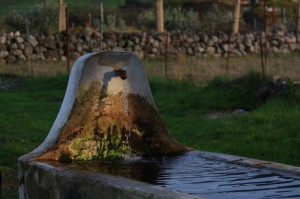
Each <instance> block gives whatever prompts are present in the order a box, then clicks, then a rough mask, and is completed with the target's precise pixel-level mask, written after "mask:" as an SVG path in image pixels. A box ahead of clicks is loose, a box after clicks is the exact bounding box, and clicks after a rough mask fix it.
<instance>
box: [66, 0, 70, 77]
mask: <svg viewBox="0 0 300 199" xmlns="http://www.w3.org/2000/svg"><path fill="white" fill-rule="evenodd" d="M65 14H66V16H65V17H66V40H67V41H66V48H67V49H66V51H67V71H68V72H70V44H69V42H70V39H69V14H68V6H65Z"/></svg>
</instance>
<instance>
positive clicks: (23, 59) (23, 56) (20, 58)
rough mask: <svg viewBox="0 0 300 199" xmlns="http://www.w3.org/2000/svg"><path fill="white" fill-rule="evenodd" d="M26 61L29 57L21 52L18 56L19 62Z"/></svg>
mask: <svg viewBox="0 0 300 199" xmlns="http://www.w3.org/2000/svg"><path fill="white" fill-rule="evenodd" d="M26 61H27V58H26V57H25V55H23V54H21V55H19V56H17V62H19V63H24V62H26Z"/></svg>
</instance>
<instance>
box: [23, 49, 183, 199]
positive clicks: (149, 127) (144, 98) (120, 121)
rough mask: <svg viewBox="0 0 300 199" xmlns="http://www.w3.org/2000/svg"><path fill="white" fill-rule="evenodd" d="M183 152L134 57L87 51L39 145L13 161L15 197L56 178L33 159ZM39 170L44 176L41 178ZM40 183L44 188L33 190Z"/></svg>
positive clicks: (114, 156) (116, 53) (48, 167)
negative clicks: (17, 177)
mask: <svg viewBox="0 0 300 199" xmlns="http://www.w3.org/2000/svg"><path fill="white" fill-rule="evenodd" d="M185 150H189V148H188V147H186V146H183V145H181V144H180V143H178V142H177V141H176V140H175V139H174V138H173V137H172V136H171V135H170V133H169V132H168V130H167V128H166V127H165V125H164V123H163V122H162V119H161V117H160V115H159V113H158V112H157V110H156V107H155V104H154V101H153V98H152V94H151V91H150V87H149V83H148V81H147V76H146V73H145V70H144V67H143V64H142V63H141V61H140V60H139V59H138V58H137V56H135V55H134V54H133V53H130V52H98V53H90V54H87V55H84V56H82V57H80V58H79V59H78V60H77V61H76V62H75V64H74V65H73V68H72V71H71V74H70V78H69V82H68V87H67V91H66V94H65V97H64V100H63V103H62V106H61V109H60V111H59V113H58V116H57V118H56V120H55V122H54V124H53V126H52V128H51V130H50V132H49V134H48V136H47V138H46V139H45V141H44V142H43V143H42V144H41V145H40V146H39V147H38V148H36V149H35V150H34V151H32V152H30V153H29V154H26V155H24V156H22V157H20V158H19V168H20V170H19V175H20V198H36V197H31V196H30V194H29V193H32V194H33V193H35V194H36V193H39V192H41V193H44V192H45V190H46V189H47V186H48V184H49V183H50V181H51V180H50V181H49V182H48V180H46V182H45V183H44V182H43V180H44V179H47V177H45V176H48V177H49V178H50V177H51V178H53V175H54V176H56V174H59V175H60V174H62V172H60V171H54V170H56V169H54V168H53V167H51V166H49V165H48V166H45V164H42V163H38V161H44V160H54V161H59V162H72V161H76V160H101V159H106V158H109V159H122V158H124V157H128V156H152V155H166V154H171V153H175V152H178V151H185ZM52 169H53V171H52ZM46 171H47V172H46ZM48 171H49V172H48ZM40 172H42V173H43V172H46V173H47V174H45V175H44V174H43V175H42V177H41V176H40V174H39V173H40ZM59 175H58V176H59ZM74 178H76V175H75V176H74ZM34 180H35V183H36V184H33V182H34ZM40 181H42V182H43V183H44V184H45V188H41V189H40V188H37V187H40V185H38V184H39V183H40ZM31 182H32V183H31ZM53 183H54V181H52V184H53ZM50 184H51V183H50ZM43 186H44V185H43ZM43 186H42V187H43ZM57 186H58V185H57ZM52 187H53V186H52ZM44 189H45V190H44ZM49 197H50V196H49ZM53 197H54V196H53ZM53 197H52V196H51V197H50V198H53ZM54 198H55V197H54Z"/></svg>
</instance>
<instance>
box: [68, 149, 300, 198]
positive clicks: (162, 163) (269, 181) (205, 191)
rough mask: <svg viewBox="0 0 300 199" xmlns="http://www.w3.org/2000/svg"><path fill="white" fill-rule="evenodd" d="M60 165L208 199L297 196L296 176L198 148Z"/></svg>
mask: <svg viewBox="0 0 300 199" xmlns="http://www.w3.org/2000/svg"><path fill="white" fill-rule="evenodd" d="M63 166H64V167H68V168H69V169H74V170H85V171H86V170H89V171H91V172H97V171H100V172H102V173H107V174H112V175H116V176H123V177H126V178H130V179H134V180H138V181H142V182H147V183H151V184H155V185H159V186H162V187H166V188H168V189H171V190H177V191H179V192H183V193H188V194H192V195H196V196H201V197H204V198H208V199H214V198H218V199H220V198H222V199H224V198H230V199H234V198H243V199H246V198H249V199H250V198H251V199H252V198H256V199H259V198H300V177H299V176H295V175H292V174H289V173H283V172H279V171H276V170H272V169H267V168H256V167H249V166H243V165H238V164H232V163H226V162H224V161H220V160H213V159H207V158H205V157H203V156H202V155H201V153H200V152H199V151H191V152H185V153H184V154H182V155H177V156H169V157H161V158H143V159H141V158H140V159H139V158H136V157H135V158H126V159H125V160H123V161H121V162H109V161H106V162H96V161H85V162H80V161H77V162H73V163H71V164H63Z"/></svg>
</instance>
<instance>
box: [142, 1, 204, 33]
mask: <svg viewBox="0 0 300 199" xmlns="http://www.w3.org/2000/svg"><path fill="white" fill-rule="evenodd" d="M164 23H165V28H166V29H167V30H186V31H189V30H194V29H197V28H198V23H199V21H198V18H197V14H196V13H195V12H193V11H188V10H185V9H182V8H181V7H175V8H167V9H166V10H165V12H164ZM138 25H139V26H141V27H142V28H148V29H150V30H154V29H155V28H156V16H155V13H154V12H153V10H145V11H144V12H142V13H141V14H140V15H139V16H138Z"/></svg>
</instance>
